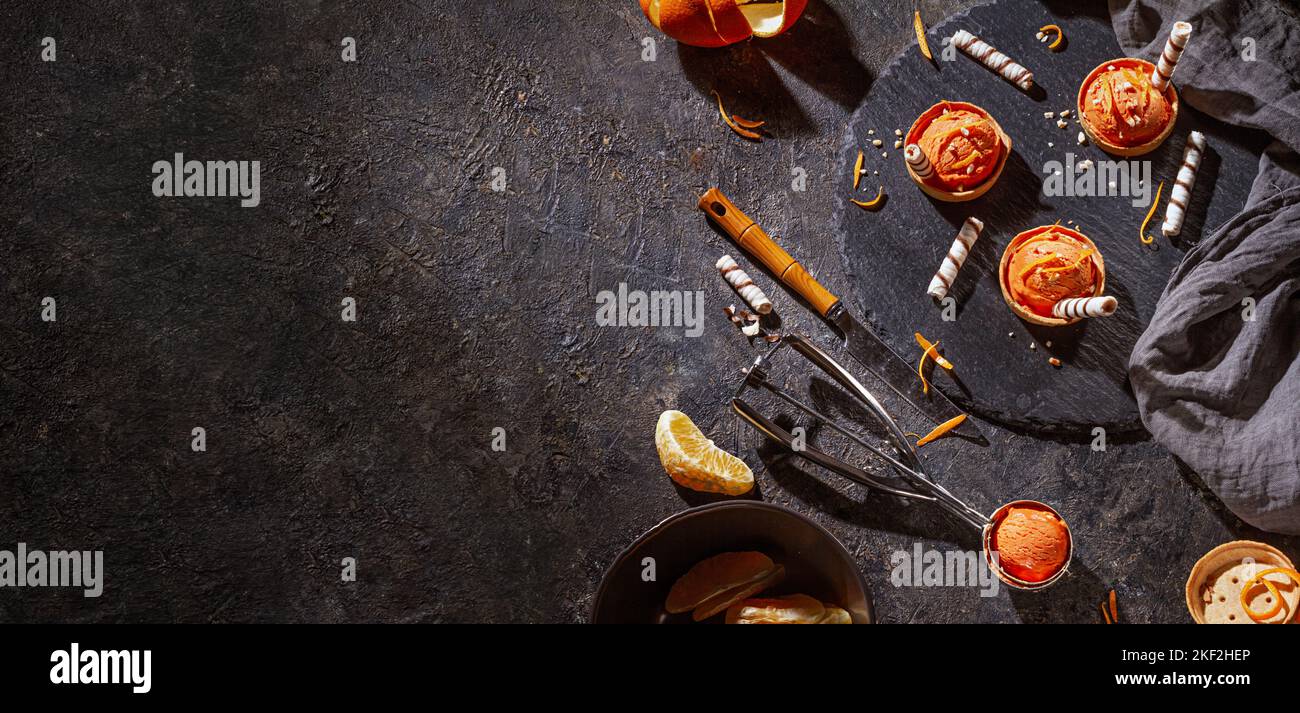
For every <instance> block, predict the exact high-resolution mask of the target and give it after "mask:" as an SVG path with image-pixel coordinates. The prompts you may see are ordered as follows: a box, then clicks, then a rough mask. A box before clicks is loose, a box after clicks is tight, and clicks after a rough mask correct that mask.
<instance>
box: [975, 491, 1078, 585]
mask: <svg viewBox="0 0 1300 713" xmlns="http://www.w3.org/2000/svg"><path fill="white" fill-rule="evenodd" d="M992 546H993V551H994V552H996V553H997V554H998V564H999V565H1000V566H1001V567H1002V570H1003V571H1005V572H1006V573H1007V574H1009V575H1011V576H1012V577H1015V578H1016V579H1019V580H1022V581H1025V582H1042V581H1044V580H1046V579H1049V578H1050V577H1051V576H1052V575H1054V574H1056V573H1057V572H1058V571H1059V570H1060V569H1061V567H1064V566H1065V562H1066V559H1067V558H1069V556H1070V531H1069V528H1067V527H1066V525H1065V521H1063V520H1061V518H1060V517H1058V516H1057V515H1056V513H1054V512H1052V511H1050V510H1047V509H1045V508H1042V507H1036V506H1033V505H1015V506H1012V507H1011V508H1010V509H1008V510H1007V514H1006V515H1005V516H1004V517H1003V518H1002V519H1001V520H1000V521H999V522H998V523H997V524H996V525H995V526H994V528H993V541H992Z"/></svg>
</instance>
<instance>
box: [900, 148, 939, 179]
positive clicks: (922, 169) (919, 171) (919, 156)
mask: <svg viewBox="0 0 1300 713" xmlns="http://www.w3.org/2000/svg"><path fill="white" fill-rule="evenodd" d="M903 158H905V159H907V163H908V165H910V166H911V167H912V170H913V171H914V172H916V177H917V178H919V179H921V180H922V181H928V180H930V176H933V175H934V166H932V165H931V164H930V157H929V156H926V155H925V152H924V151H922V150H921V147H920V146H917V145H916V144H908V145H907V148H905V149H903Z"/></svg>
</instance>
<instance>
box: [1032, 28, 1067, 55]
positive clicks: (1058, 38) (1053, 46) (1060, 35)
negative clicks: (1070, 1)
mask: <svg viewBox="0 0 1300 713" xmlns="http://www.w3.org/2000/svg"><path fill="white" fill-rule="evenodd" d="M1038 31H1039V32H1041V33H1043V34H1047V33H1048V32H1055V33H1056V39H1054V40H1052V43H1051V44H1049V45H1048V46H1047V49H1049V50H1053V51H1055V50H1056V49H1057V48H1058V47H1060V46H1061V41H1062V40H1064V39H1065V33H1064V32H1062V31H1061V28H1059V27H1057V26H1056V25H1043V26H1042V27H1040V28H1038Z"/></svg>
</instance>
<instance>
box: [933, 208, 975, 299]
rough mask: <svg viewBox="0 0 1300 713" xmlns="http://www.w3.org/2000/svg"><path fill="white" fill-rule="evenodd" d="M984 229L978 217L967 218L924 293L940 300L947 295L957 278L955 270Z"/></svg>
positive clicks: (963, 261)
mask: <svg viewBox="0 0 1300 713" xmlns="http://www.w3.org/2000/svg"><path fill="white" fill-rule="evenodd" d="M983 229H984V223H983V222H982V221H981V220H980V219H979V218H974V217H971V218H967V219H966V222H965V223H963V224H962V226H961V230H959V231H957V237H956V239H954V240H953V241H952V247H950V248H948V254H947V255H946V256H944V258H943V264H942V265H940V266H939V271H938V272H936V273H934V278H932V279H931V280H930V288H929V289H927V290H926V294H928V295H930V296H931V297H933V298H935V299H936V300H941V299H943V298H944V297H947V296H948V288H950V287H952V283H953V281H954V280H956V279H957V271H958V270H960V269H961V266H962V265H963V264H964V263H965V262H966V256H967V255H970V249H971V247H973V246H974V245H975V241H976V240H978V239H979V236H980V231H981V230H983Z"/></svg>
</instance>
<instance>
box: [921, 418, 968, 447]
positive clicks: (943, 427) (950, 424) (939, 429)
mask: <svg viewBox="0 0 1300 713" xmlns="http://www.w3.org/2000/svg"><path fill="white" fill-rule="evenodd" d="M965 420H966V414H964V413H963V414H961V415H959V416H953V417H952V418H950V419H948V420H947V421H944V422H943V423H941V424H939V425H938V426H935V427H934V430H933V431H930V432H929V433H927V434H925V436H924V437H922V438H921V440H919V441H917V442H916V447H917V448H920V447H921V446H924V445H925V444H927V443H929V442H930V441H933V440H934V439H936V438H938V437H940V436H942V435H943V434H945V433H947V432H949V431H951V430H952V429H954V428H956V427H958V426H960V425H961V422H962V421H965Z"/></svg>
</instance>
